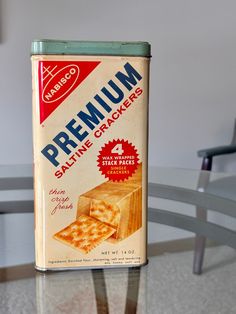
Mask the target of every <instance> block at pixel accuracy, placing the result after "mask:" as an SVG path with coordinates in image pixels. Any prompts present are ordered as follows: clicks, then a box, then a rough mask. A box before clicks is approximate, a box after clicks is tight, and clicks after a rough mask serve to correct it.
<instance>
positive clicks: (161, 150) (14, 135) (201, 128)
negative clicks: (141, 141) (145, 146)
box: [0, 0, 236, 239]
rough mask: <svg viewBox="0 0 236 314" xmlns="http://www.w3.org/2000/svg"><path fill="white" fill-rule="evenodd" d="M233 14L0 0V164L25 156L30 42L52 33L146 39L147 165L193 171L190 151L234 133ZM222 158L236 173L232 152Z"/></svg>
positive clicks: (217, 6) (233, 8) (183, 7)
mask: <svg viewBox="0 0 236 314" xmlns="http://www.w3.org/2000/svg"><path fill="white" fill-rule="evenodd" d="M235 12H236V1H234V0H224V1H223V0H195V1H194V0H178V1H176V0H147V1H140V0H136V1H135V0H130V1H124V0H123V1H112V0H99V1H91V0H87V1H82V0H68V1H65V0H41V1H36V0H21V1H17V0H0V69H1V74H0V87H1V88H0V90H1V93H0V106H1V114H0V134H1V135H0V139H1V154H0V164H9V163H10V164H11V163H20V164H21V163H31V162H32V144H31V142H32V136H31V65H30V43H31V41H32V39H35V38H57V39H81V40H83V39H84V40H145V41H150V42H151V44H152V56H153V58H152V62H151V88H150V164H151V165H154V166H155V165H158V166H176V167H188V168H199V166H200V160H199V159H198V158H197V157H196V151H197V150H198V149H200V148H204V147H209V146H215V145H220V144H224V143H228V142H229V141H230V138H231V135H232V127H233V120H234V118H235V117H236V106H235V101H236V88H235V80H236V19H235ZM222 160H223V159H222V158H217V159H216V169H220V170H223V169H224V170H228V171H229V170H234V171H236V158H235V155H232V156H229V157H227V158H225V159H224V160H226V161H227V165H226V166H224V167H223V163H222ZM32 221H33V220H32ZM26 228H27V226H26ZM29 232H30V229H29ZM153 232H154V231H153ZM170 234H171V236H173V235H174V236H175V235H176V234H175V233H172V231H171V232H170ZM160 238H161V235H160ZM164 238H165V239H168V237H167V238H166V237H164Z"/></svg>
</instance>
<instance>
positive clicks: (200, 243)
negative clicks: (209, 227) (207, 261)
mask: <svg viewBox="0 0 236 314" xmlns="http://www.w3.org/2000/svg"><path fill="white" fill-rule="evenodd" d="M196 214H197V215H196V216H197V218H198V219H201V220H206V219H207V211H206V210H205V209H203V208H199V207H197V209H196ZM205 246H206V237H204V236H202V235H196V237H195V248H194V258H193V273H194V274H196V275H200V274H201V273H202V265H203V260H204V253H205Z"/></svg>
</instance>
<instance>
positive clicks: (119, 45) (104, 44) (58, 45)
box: [31, 39, 151, 57]
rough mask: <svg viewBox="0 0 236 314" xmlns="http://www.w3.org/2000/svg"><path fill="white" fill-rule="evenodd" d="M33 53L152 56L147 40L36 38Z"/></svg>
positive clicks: (33, 43)
mask: <svg viewBox="0 0 236 314" xmlns="http://www.w3.org/2000/svg"><path fill="white" fill-rule="evenodd" d="M31 54H32V55H55V54H56V55H57V54H59V55H107V56H108V55H110V56H140V57H150V56H151V45H150V43H148V42H146V41H77V40H55V39H36V40H34V41H33V42H32V45H31Z"/></svg>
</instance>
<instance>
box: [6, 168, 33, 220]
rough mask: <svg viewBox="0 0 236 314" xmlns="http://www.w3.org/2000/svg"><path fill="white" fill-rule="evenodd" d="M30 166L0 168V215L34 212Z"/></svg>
mask: <svg viewBox="0 0 236 314" xmlns="http://www.w3.org/2000/svg"><path fill="white" fill-rule="evenodd" d="M33 198H34V197H33V171H32V165H7V166H0V214H9V213H30V212H33V211H34V204H33V203H34V202H33Z"/></svg>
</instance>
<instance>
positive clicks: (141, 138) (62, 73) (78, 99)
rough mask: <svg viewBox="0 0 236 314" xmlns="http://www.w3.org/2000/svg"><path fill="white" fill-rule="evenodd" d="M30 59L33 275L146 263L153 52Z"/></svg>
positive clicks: (46, 49) (136, 46) (81, 49)
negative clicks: (32, 148)
mask: <svg viewBox="0 0 236 314" xmlns="http://www.w3.org/2000/svg"><path fill="white" fill-rule="evenodd" d="M31 53H32V57H31V60H32V84H33V141H34V189H35V254H36V269H38V270H42V271H45V270H64V269H77V268H103V267H121V266H125V267H129V266H132V267H134V266H140V265H143V264H145V263H146V261H147V253H146V246H147V136H148V89H149V61H150V45H149V44H148V43H146V42H87V41H59V40H35V41H34V42H33V43H32V50H31Z"/></svg>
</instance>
